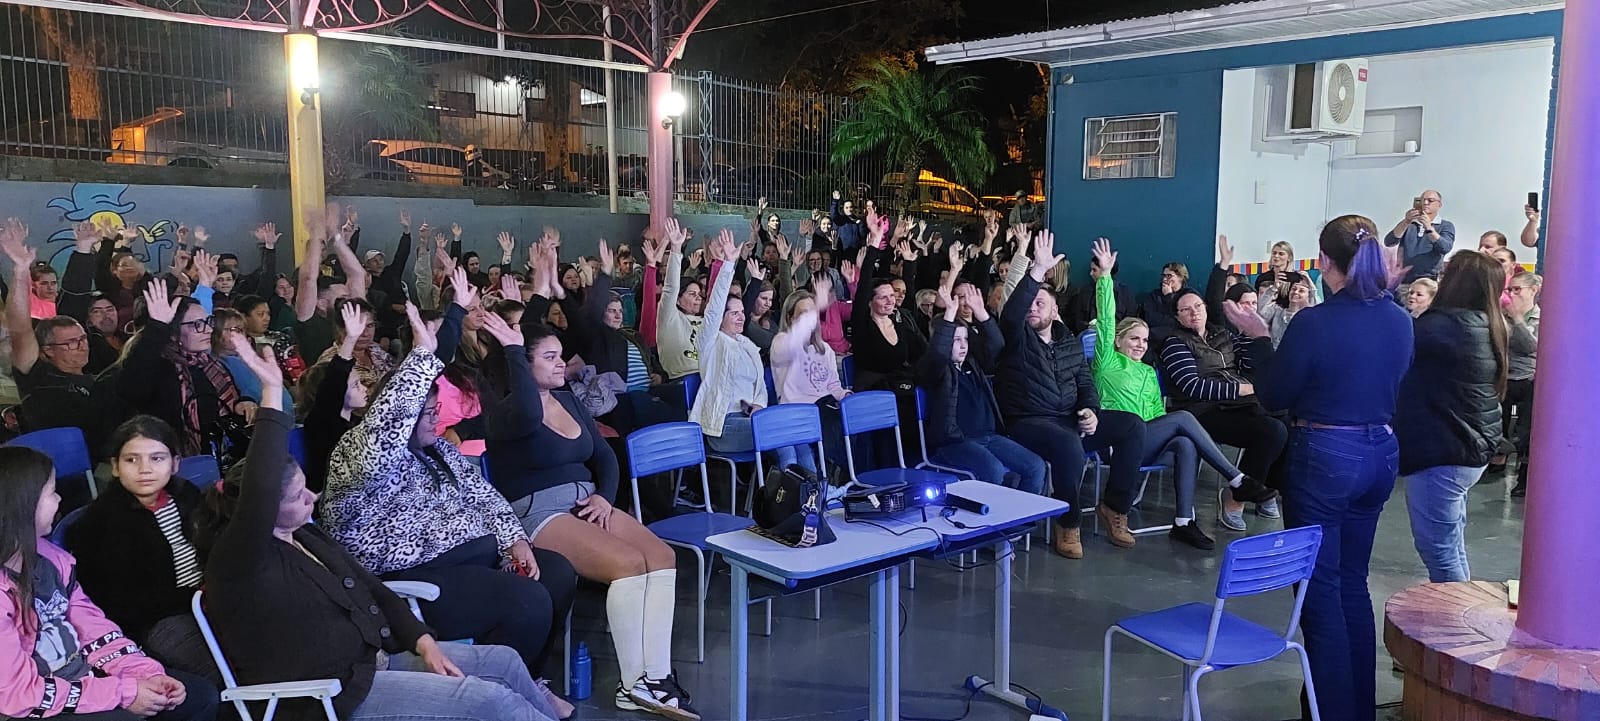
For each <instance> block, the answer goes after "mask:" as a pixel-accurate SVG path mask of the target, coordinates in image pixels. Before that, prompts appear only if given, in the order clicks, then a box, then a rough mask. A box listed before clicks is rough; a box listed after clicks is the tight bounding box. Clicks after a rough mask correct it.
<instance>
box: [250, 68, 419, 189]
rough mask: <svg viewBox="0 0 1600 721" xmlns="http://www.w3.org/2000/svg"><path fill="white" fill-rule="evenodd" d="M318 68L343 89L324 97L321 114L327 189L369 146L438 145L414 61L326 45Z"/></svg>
mask: <svg viewBox="0 0 1600 721" xmlns="http://www.w3.org/2000/svg"><path fill="white" fill-rule="evenodd" d="M322 65H323V67H324V68H325V70H324V73H329V71H332V72H331V73H330V74H337V75H338V77H337V78H335V80H336V81H337V82H339V83H340V84H341V85H343V86H344V87H343V92H339V93H330V94H329V95H328V96H326V99H325V100H324V105H323V108H322V137H323V166H324V172H325V173H326V174H327V177H328V180H329V181H330V183H331V184H333V185H338V184H340V183H341V182H342V181H345V180H349V179H350V178H349V175H350V173H349V165H348V163H349V162H350V161H351V160H353V159H355V157H356V156H357V155H358V154H359V153H360V151H361V149H362V147H363V146H364V145H366V142H367V141H368V140H371V139H373V138H410V139H415V140H436V139H438V136H439V127H438V124H437V122H436V121H435V120H434V118H433V115H432V113H431V112H430V111H429V110H428V102H429V99H430V98H431V97H432V95H433V89H432V88H431V87H430V85H429V81H428V76H427V72H426V71H425V70H424V69H423V68H422V66H421V65H419V64H418V63H416V62H415V61H413V60H411V59H410V58H408V57H406V56H404V55H401V54H400V53H398V52H396V51H395V50H394V49H393V48H390V47H387V46H383V45H368V44H365V43H348V42H328V43H324V45H323V47H322ZM280 102H281V101H280Z"/></svg>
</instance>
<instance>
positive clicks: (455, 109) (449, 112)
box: [434, 90, 478, 118]
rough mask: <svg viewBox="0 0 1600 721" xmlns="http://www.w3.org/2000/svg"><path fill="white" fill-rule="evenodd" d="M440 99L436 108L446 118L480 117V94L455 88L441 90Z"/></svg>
mask: <svg viewBox="0 0 1600 721" xmlns="http://www.w3.org/2000/svg"><path fill="white" fill-rule="evenodd" d="M438 92H439V99H438V101H436V104H435V106H434V110H437V111H438V112H439V115H441V116H443V117H446V118H476V117H478V96H477V95H476V94H475V93H462V92H456V91H454V90H440V91H438Z"/></svg>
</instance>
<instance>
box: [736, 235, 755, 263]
mask: <svg viewBox="0 0 1600 721" xmlns="http://www.w3.org/2000/svg"><path fill="white" fill-rule="evenodd" d="M755 253H756V240H755V238H751V239H749V240H746V241H745V242H743V243H740V244H739V258H740V259H741V260H742V259H745V258H749V257H750V256H752V255H755Z"/></svg>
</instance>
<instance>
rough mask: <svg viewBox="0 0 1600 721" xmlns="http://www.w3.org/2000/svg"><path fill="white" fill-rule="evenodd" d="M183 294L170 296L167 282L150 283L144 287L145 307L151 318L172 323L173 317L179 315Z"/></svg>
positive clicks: (159, 321) (158, 321)
mask: <svg viewBox="0 0 1600 721" xmlns="http://www.w3.org/2000/svg"><path fill="white" fill-rule="evenodd" d="M182 300H183V296H169V295H168V294H167V284H166V283H162V282H155V283H150V284H149V285H146V286H145V289H144V307H145V311H146V312H148V313H149V314H150V320H153V321H156V322H157V323H166V324H168V325H170V324H171V323H172V319H173V318H176V317H178V304H179V303H180V302H182Z"/></svg>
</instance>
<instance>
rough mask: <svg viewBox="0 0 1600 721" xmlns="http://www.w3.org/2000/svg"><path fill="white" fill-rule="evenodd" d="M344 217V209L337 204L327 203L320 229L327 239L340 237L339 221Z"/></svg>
mask: <svg viewBox="0 0 1600 721" xmlns="http://www.w3.org/2000/svg"><path fill="white" fill-rule="evenodd" d="M343 217H344V208H342V207H340V205H339V204H338V203H328V205H327V207H326V208H324V209H323V216H322V228H323V231H324V232H326V233H327V234H328V237H329V238H333V237H336V236H338V235H340V223H339V221H340V219H341V218H343Z"/></svg>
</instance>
